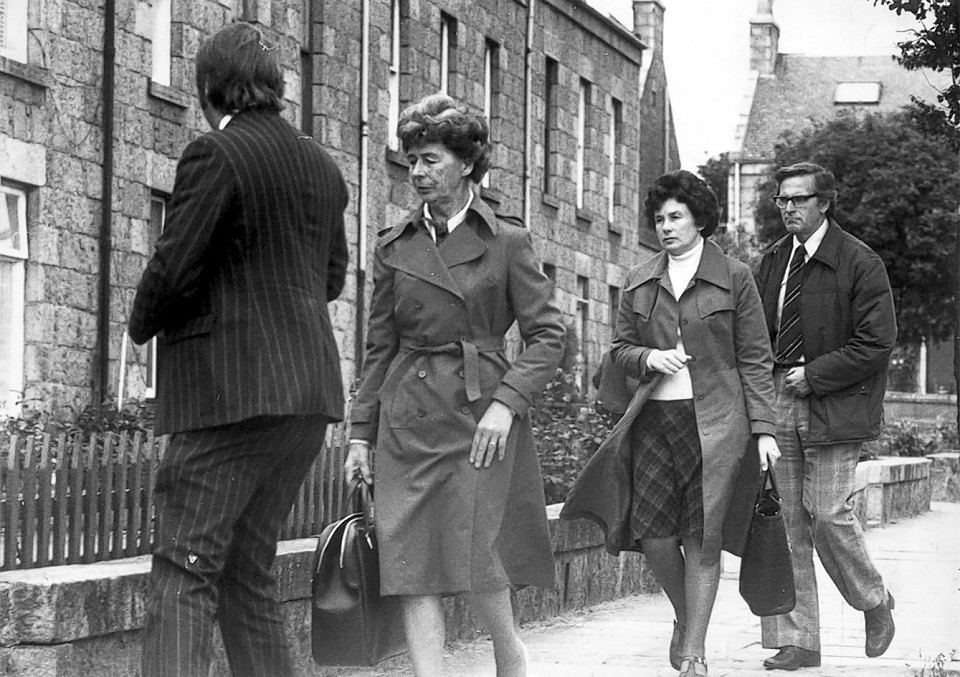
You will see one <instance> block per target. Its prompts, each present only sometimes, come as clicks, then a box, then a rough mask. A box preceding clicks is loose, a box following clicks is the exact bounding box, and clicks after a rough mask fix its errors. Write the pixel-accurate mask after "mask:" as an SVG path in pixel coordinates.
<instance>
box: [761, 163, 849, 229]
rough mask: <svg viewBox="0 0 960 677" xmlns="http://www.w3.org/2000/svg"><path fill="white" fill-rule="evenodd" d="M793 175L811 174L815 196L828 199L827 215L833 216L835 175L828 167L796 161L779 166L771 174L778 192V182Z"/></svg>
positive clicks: (835, 186)
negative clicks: (786, 165)
mask: <svg viewBox="0 0 960 677" xmlns="http://www.w3.org/2000/svg"><path fill="white" fill-rule="evenodd" d="M794 176H812V177H813V186H814V190H816V191H817V197H819V198H820V199H822V200H829V201H830V208H829V209H827V216H828V217H829V218H831V219H832V218H833V214H834V208H835V207H836V206H837V195H839V193H838V192H837V177H835V176H834V175H833V172H831V171H830V170H829V169H826V168H824V167H821V166H820V165H818V164H816V163H813V162H798V163H796V164H793V165H790V166H788V167H781V168H780V169H778V170H777V173H776V174H774V175H773V180H774V181H775V182H776V184H777V192H778V193H779V192H780V184H781V183H783V180H784V179H789V178H791V177H794Z"/></svg>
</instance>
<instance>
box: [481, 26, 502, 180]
mask: <svg viewBox="0 0 960 677" xmlns="http://www.w3.org/2000/svg"><path fill="white" fill-rule="evenodd" d="M499 96H500V43H499V42H497V41H496V40H491V39H490V38H486V40H485V41H484V48H483V114H484V115H485V116H486V118H487V125H488V126H489V134H490V136H489V138H490V142H491V143H492V142H493V120H494V117H496V116H498V115H499ZM480 185H481V186H484V187H487V188H489V186H490V169H489V168H488V170H487V173H486V174H484V175H483V178H482V179H481V180H480Z"/></svg>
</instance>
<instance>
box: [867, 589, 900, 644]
mask: <svg viewBox="0 0 960 677" xmlns="http://www.w3.org/2000/svg"><path fill="white" fill-rule="evenodd" d="M893 604H894V600H893V595H891V594H890V591H889V590H887V591H886V598H885V599H884V600H883V601H882V602H880V604H878V605H877V606H875V607H874V608H872V609H870V610H869V611H864V612H863V617H864V619H865V621H866V628H867V641H866V643H865V649H866V653H867V658H876V657H877V656H882V655H883V652H884V651H886V650H887V647H889V646H890V642H892V641H893V633H894V632H895V631H896V628H895V627H894V625H893V614H891V613H890V611H891V610H892V609H893Z"/></svg>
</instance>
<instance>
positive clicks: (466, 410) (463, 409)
mask: <svg viewBox="0 0 960 677" xmlns="http://www.w3.org/2000/svg"><path fill="white" fill-rule="evenodd" d="M460 413H461V414H464V415H465V416H469V415H470V407H461V408H460Z"/></svg>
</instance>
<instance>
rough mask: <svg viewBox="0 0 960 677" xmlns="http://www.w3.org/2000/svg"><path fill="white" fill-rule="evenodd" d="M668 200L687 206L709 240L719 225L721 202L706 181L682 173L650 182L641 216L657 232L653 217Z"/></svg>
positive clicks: (685, 172)
mask: <svg viewBox="0 0 960 677" xmlns="http://www.w3.org/2000/svg"><path fill="white" fill-rule="evenodd" d="M667 200H676V201H677V202H682V203H683V204H685V205H687V208H688V209H689V210H690V213H691V214H692V215H693V221H694V223H696V224H697V228H700V229H701V231H700V234H701V235H703V237H709V236H710V235H712V234H713V231H715V230H716V229H717V225H718V224H719V222H720V202H719V201H718V200H717V194H716V193H714V192H713V188H711V187H710V186H709V185H708V184H707V182H706V181H704V180H703V179H701V178H700V177H699V176H697V175H696V174H693V173H691V172H688V171H687V170H685V169H679V170H677V171H675V172H668V173H667V174H664V175H663V176H661V177H660V178H659V179H657V180H656V181H654V182H653V185H651V186H650V190H648V191H647V200H646V202H645V203H644V213H645V215H646V217H647V225H648V226H649V227H650V228H652V229H654V230H656V227H657V225H656V222H655V221H654V215H655V214H656V212H657V210H658V209H660V207H662V206H663V203H664V202H666V201H667Z"/></svg>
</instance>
